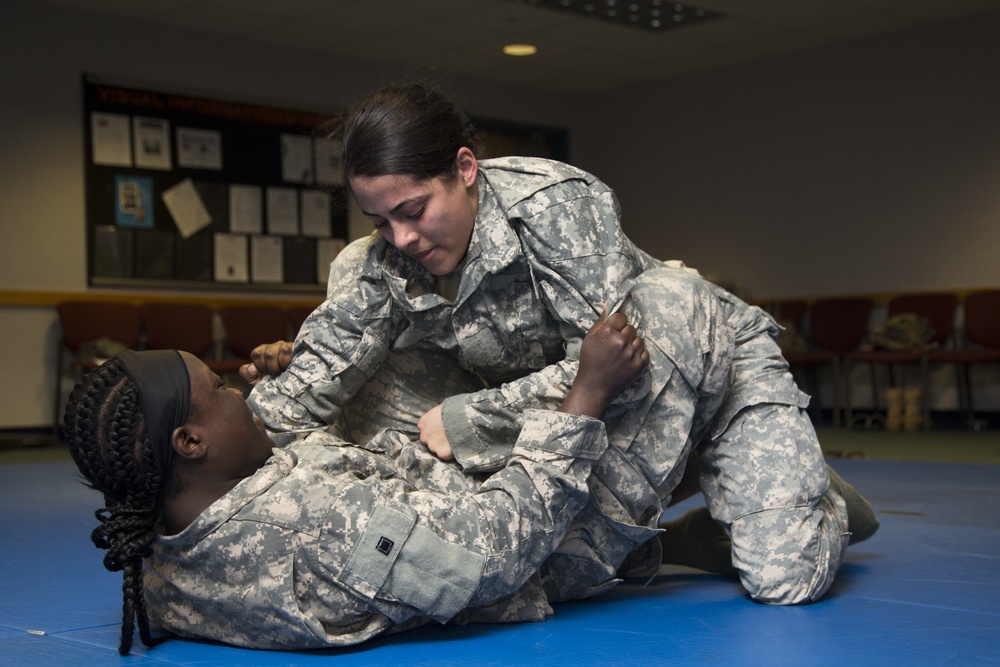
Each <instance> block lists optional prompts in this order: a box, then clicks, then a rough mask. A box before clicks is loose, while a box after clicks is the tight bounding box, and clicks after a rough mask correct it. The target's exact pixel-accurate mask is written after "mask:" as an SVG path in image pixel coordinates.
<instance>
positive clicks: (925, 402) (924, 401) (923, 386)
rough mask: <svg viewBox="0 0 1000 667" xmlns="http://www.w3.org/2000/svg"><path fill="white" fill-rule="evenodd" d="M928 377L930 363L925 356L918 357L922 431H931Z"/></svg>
mask: <svg viewBox="0 0 1000 667" xmlns="http://www.w3.org/2000/svg"><path fill="white" fill-rule="evenodd" d="M929 376H930V362H929V361H928V360H927V355H926V354H922V355H920V408H921V412H922V413H923V416H924V424H923V427H924V429H923V430H924V431H929V430H931V399H930V396H928V394H929V393H930V386H929V385H930V382H929V380H928V377H929Z"/></svg>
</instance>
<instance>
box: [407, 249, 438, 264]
mask: <svg viewBox="0 0 1000 667" xmlns="http://www.w3.org/2000/svg"><path fill="white" fill-rule="evenodd" d="M433 256H434V248H431V249H430V250H424V251H423V252H415V253H411V254H410V257H412V258H413V259H415V260H417V261H418V262H420V263H421V264H425V263H426V262H427V261H428V260H430V259H431V257H433Z"/></svg>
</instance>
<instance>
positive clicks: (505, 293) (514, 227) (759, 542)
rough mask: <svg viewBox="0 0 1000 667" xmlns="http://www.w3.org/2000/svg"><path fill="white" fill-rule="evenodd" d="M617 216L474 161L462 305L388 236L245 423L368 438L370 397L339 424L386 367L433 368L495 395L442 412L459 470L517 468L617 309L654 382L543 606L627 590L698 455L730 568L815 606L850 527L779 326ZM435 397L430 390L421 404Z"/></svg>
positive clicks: (344, 259) (613, 423) (584, 181)
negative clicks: (399, 360) (416, 362)
mask: <svg viewBox="0 0 1000 667" xmlns="http://www.w3.org/2000/svg"><path fill="white" fill-rule="evenodd" d="M619 213H620V212H619V208H618V203H617V201H616V199H615V196H614V194H613V193H612V192H611V190H610V189H608V188H607V186H605V185H604V184H603V183H601V182H600V181H599V180H597V179H596V178H594V177H593V176H591V175H589V174H586V173H585V172H582V171H579V170H577V169H575V168H572V167H569V166H567V165H562V164H559V163H555V162H550V161H545V160H538V159H530V158H502V159H498V160H487V161H483V162H481V163H480V175H479V216H478V219H477V221H476V225H475V229H474V230H473V236H472V242H471V245H470V250H469V256H468V260H467V261H466V263H465V264H464V266H463V268H462V275H461V281H460V284H459V288H458V293H457V296H456V297H455V299H454V301H449V300H447V299H445V298H444V297H442V296H440V295H439V294H437V293H436V292H437V291H438V285H437V284H436V282H435V279H434V277H433V276H431V275H430V274H428V273H427V272H426V271H425V270H424V269H423V268H422V267H421V266H420V265H419V264H418V263H416V262H415V261H413V260H411V259H410V258H408V257H406V256H405V255H403V254H402V253H400V252H399V251H397V250H396V249H395V248H392V247H391V246H390V245H388V244H387V243H386V242H385V241H384V240H382V239H381V238H380V237H378V236H377V235H373V236H372V237H370V238H367V239H362V240H360V241H357V242H355V243H353V244H351V245H350V246H348V248H347V249H345V251H344V252H342V253H341V255H340V256H338V258H337V260H336V261H335V262H334V264H333V266H332V267H331V274H330V281H329V286H328V295H327V300H326V301H325V302H324V304H323V305H321V306H320V307H319V308H318V309H317V310H316V311H315V312H314V313H313V315H312V316H311V317H310V318H309V319H308V320H307V321H306V323H305V324H304V326H303V328H302V330H301V332H300V335H299V338H298V339H297V340H296V342H295V353H294V358H293V361H292V365H291V366H290V367H289V369H288V371H287V372H285V373H284V374H282V375H281V376H280V377H279V378H276V379H265V380H263V381H262V382H261V383H260V384H258V386H257V387H256V388H255V390H254V392H253V394H252V395H251V397H250V403H251V406H252V408H253V409H254V411H255V412H256V413H257V414H259V415H260V416H261V418H262V419H263V420H264V421H265V423H266V424H267V425H268V427H269V429H271V430H272V431H274V432H275V433H276V437H278V438H280V439H281V441H282V442H284V441H288V440H291V439H293V438H294V437H295V433H296V432H299V431H306V430H309V429H312V428H315V427H322V426H324V425H326V424H329V423H339V424H340V425H341V427H342V428H345V429H347V430H348V431H350V430H351V428H354V430H356V431H357V432H358V433H359V434H360V435H361V436H363V437H364V436H369V437H370V432H371V429H366V428H364V426H363V425H364V422H365V421H366V418H365V417H362V418H355V424H354V425H353V427H352V425H350V424H345V421H347V422H349V421H350V420H351V417H350V414H348V413H350V412H353V411H354V410H355V409H356V408H358V407H360V408H361V409H362V411H363V410H364V408H363V406H364V405H377V404H378V401H379V399H378V398H376V395H377V392H371V393H369V394H368V399H369V400H370V401H374V402H373V403H372V402H367V403H366V401H355V402H354V403H353V404H352V407H351V410H349V411H347V410H344V409H342V408H343V406H345V405H346V404H347V402H348V401H349V400H350V399H351V397H354V396H355V395H356V394H357V393H358V392H359V390H360V388H361V387H363V386H364V385H365V383H366V382H368V381H369V380H371V379H372V378H376V379H375V381H376V382H377V381H378V379H377V372H378V370H379V368H380V366H381V365H382V364H383V362H384V361H385V360H386V359H387V358H388V357H389V355H390V353H393V352H394V351H398V350H419V351H427V350H437V351H439V352H442V353H444V354H445V355H447V358H450V359H451V360H454V361H457V363H459V364H460V365H461V366H462V367H463V368H465V369H467V370H469V371H471V372H472V373H474V374H475V375H476V376H477V377H478V378H480V379H481V380H482V385H480V386H485V387H486V388H485V389H479V388H478V387H477V390H476V391H472V390H471V388H470V389H468V390H465V391H467V392H468V393H461V394H460V395H457V396H452V397H450V398H446V399H445V400H444V401H443V416H444V421H445V428H446V431H447V433H448V437H449V440H450V442H451V444H452V446H453V449H454V451H455V454H456V457H457V459H458V461H459V462H460V463H461V465H462V466H463V467H464V469H465V471H466V472H468V473H470V474H488V473H490V472H493V471H496V470H498V469H500V468H501V467H502V466H503V465H504V464H505V463H506V461H507V460H508V459H509V458H510V455H511V443H513V442H515V441H516V440H517V437H518V434H519V433H520V430H521V425H522V414H523V413H524V411H525V410H527V409H531V408H544V409H552V408H554V407H556V406H557V405H558V404H559V402H561V400H562V399H563V397H564V396H565V394H566V392H567V391H568V388H569V386H570V384H571V382H572V379H573V377H574V376H575V372H576V364H577V354H578V351H579V345H580V341H581V340H582V338H583V335H584V334H585V332H586V331H587V330H588V329H589V327H590V326H591V324H592V323H593V322H594V320H595V319H596V318H597V316H598V315H599V314H600V312H601V311H602V310H603V309H604V307H605V304H611V307H612V309H614V308H620V309H622V310H623V311H624V312H625V313H626V314H627V315H628V317H629V320H630V322H632V323H634V324H635V325H636V326H637V327H638V328H639V330H640V333H641V335H642V336H643V337H644V338H645V339H646V343H647V348H648V349H650V355H651V358H652V365H651V369H650V372H649V373H648V374H647V375H646V376H644V377H643V378H642V379H640V380H639V381H637V382H636V383H635V384H634V385H633V386H632V387H631V388H630V389H629V390H627V391H625V392H623V394H622V396H620V397H619V398H618V399H617V400H616V401H615V403H614V404H613V405H612V407H611V408H610V409H609V412H608V414H607V415H606V421H607V423H608V428H609V437H610V439H611V442H612V445H613V446H612V447H610V448H609V449H608V451H607V453H606V454H605V456H604V457H603V458H602V459H601V460H600V461H599V462H598V463H597V464H596V465H595V466H594V470H593V474H592V475H591V477H590V479H589V481H588V485H589V487H590V492H591V496H590V499H589V501H588V503H587V506H586V507H585V508H584V510H583V511H582V512H581V514H580V515H579V517H578V519H577V526H578V527H577V528H575V529H571V530H570V532H569V534H568V536H567V539H565V540H563V542H562V543H561V544H560V545H559V547H558V548H557V549H556V551H555V552H554V553H553V555H552V556H551V557H550V558H549V559H548V561H546V563H545V565H544V566H543V568H542V571H541V573H540V575H541V577H540V581H541V583H542V585H543V586H544V588H545V590H546V593H547V595H548V596H549V599H550V600H559V599H566V598H576V597H583V596H586V595H589V594H592V593H594V592H599V591H601V590H604V589H605V588H607V587H608V586H610V585H613V584H614V583H615V582H616V581H617V578H616V577H617V575H618V572H617V570H618V568H619V567H620V566H621V565H622V563H623V562H624V561H625V558H626V557H627V556H628V555H629V553H630V552H632V551H634V550H635V549H636V548H637V547H638V546H640V545H642V544H643V543H644V542H647V541H648V540H649V539H650V538H651V537H652V536H653V535H654V534H655V530H654V528H655V524H656V521H657V519H658V518H659V516H660V513H661V512H662V510H663V508H664V507H665V506H666V504H667V503H668V502H669V498H670V494H671V492H672V490H673V488H674V487H675V486H676V484H677V483H678V481H679V480H680V478H681V476H682V474H683V471H684V468H685V463H686V459H687V457H688V455H689V454H690V453H691V451H692V450H693V449H694V448H695V447H698V448H699V453H700V455H701V457H702V460H703V474H702V478H701V485H702V489H703V491H704V492H705V495H706V497H707V498H708V501H709V507H710V509H711V511H712V513H713V516H715V518H716V519H717V520H719V521H720V522H722V523H723V524H724V525H725V526H727V528H730V529H731V530H732V535H733V543H734V546H733V549H734V563H735V565H736V566H737V568H738V569H739V570H740V574H741V578H742V580H743V583H744V585H745V586H746V587H747V589H748V591H749V592H750V593H751V595H753V596H754V597H755V598H757V599H760V600H761V601H765V602H772V603H781V604H790V603H796V602H806V601H810V600H814V599H817V598H818V597H819V596H821V595H822V594H823V593H824V592H825V591H826V589H827V588H828V587H829V584H830V582H831V581H832V577H833V574H834V573H835V572H836V570H837V567H838V566H839V563H840V559H841V557H842V553H843V549H844V547H846V544H847V537H846V515H845V512H844V504H843V501H842V500H839V499H838V498H837V497H836V494H835V493H834V492H829V491H828V485H829V480H828V477H827V473H826V467H825V464H824V462H823V458H822V454H821V452H820V449H819V445H818V442H817V440H816V436H815V433H814V432H813V431H812V428H811V425H810V424H809V422H808V419H807V417H806V416H805V414H804V412H803V410H802V409H803V408H804V407H805V405H806V403H807V397H806V396H805V395H803V394H802V393H801V392H799V390H798V389H797V387H796V386H795V384H794V382H793V381H792V378H791V375H790V374H789V372H788V367H787V364H786V363H785V362H784V360H783V359H782V357H781V354H780V351H779V350H778V348H777V345H776V344H775V342H774V335H775V334H776V332H777V328H776V326H775V324H774V322H773V321H772V320H771V319H770V317H769V316H767V315H766V314H765V313H763V311H760V310H759V309H757V308H753V307H750V306H748V305H747V304H745V303H743V302H742V301H740V300H739V299H737V298H736V297H734V296H732V295H730V294H729V293H727V292H725V291H724V290H722V289H720V288H718V287H716V286H714V285H712V284H711V283H708V282H707V281H705V280H702V279H701V278H699V277H698V276H697V275H696V273H694V272H691V271H687V270H682V269H676V268H675V269H662V270H657V271H651V272H647V273H645V274H643V272H644V271H647V270H648V269H653V268H655V267H660V266H663V263H661V262H658V261H656V260H654V259H652V258H651V257H649V256H648V255H647V254H646V253H644V252H643V251H641V250H639V249H638V248H636V247H635V246H634V245H633V244H632V243H631V241H629V240H628V239H627V237H625V236H624V234H623V232H622V231H621V228H620V225H619ZM640 274H643V275H642V277H641V278H639V276H640ZM630 292H631V294H629V293H630ZM443 363H445V365H447V359H445V360H444V362H443ZM383 387H384V388H387V389H389V391H390V395H392V396H394V398H393V400H392V403H393V405H394V409H396V410H399V411H401V412H402V413H407V414H408V416H407V414H402V415H401V416H402V418H409V419H411V420H412V419H413V417H419V415H420V414H422V411H423V410H424V407H423V406H424V405H425V404H424V403H420V402H415V403H414V404H413V405H414V406H419V409H410V410H409V411H408V410H407V408H406V407H405V406H406V401H405V396H402V395H400V394H401V393H405V392H403V390H401V389H399V388H398V387H397V386H395V385H393V384H392V383H391V382H390V383H383ZM432 387H433V383H432V382H423V383H421V386H420V387H419V388H418V390H417V391H416V392H415V393H419V392H420V391H433V388H432ZM393 392H396V393H395V394H394V393H393ZM413 393H414V392H410V395H411V396H412V395H413ZM437 398H438V399H440V398H442V397H441V395H440V393H438V396H437ZM397 399H398V400H397ZM435 403H436V401H435ZM377 414H379V410H378V409H377V408H372V409H370V410H369V417H370V416H371V415H377ZM411 423H413V422H412V421H411ZM351 439H352V440H353V439H354V438H353V437H352V438H351ZM761 452H765V453H766V456H762V455H761ZM583 526H585V528H584V527H583ZM647 552H648V554H649V560H648V561H647V562H646V563H645V564H639V565H637V564H636V563H635V562H634V561H630V567H631V568H632V569H631V571H630V572H629V573H628V574H636V573H645V572H649V571H655V568H656V566H657V565H658V562H659V561H658V553H657V551H656V549H648V550H647Z"/></svg>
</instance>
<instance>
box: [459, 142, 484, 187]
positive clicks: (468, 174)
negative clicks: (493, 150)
mask: <svg viewBox="0 0 1000 667" xmlns="http://www.w3.org/2000/svg"><path fill="white" fill-rule="evenodd" d="M455 163H456V165H457V167H458V177H459V179H460V180H461V181H462V184H463V185H465V187H467V188H468V187H471V186H472V185H473V184H474V183H475V182H476V175H477V174H478V173H479V162H478V161H477V160H476V155H475V153H473V152H472V150H471V149H470V148H467V147H466V146H462V147H461V148H459V149H458V155H457V156H456V158H455Z"/></svg>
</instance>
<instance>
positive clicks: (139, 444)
mask: <svg viewBox="0 0 1000 667" xmlns="http://www.w3.org/2000/svg"><path fill="white" fill-rule="evenodd" d="M64 423H65V437H66V442H67V443H68V445H69V450H70V453H71V454H72V456H73V460H74V461H75V462H76V465H77V468H79V470H80V473H81V474H82V475H83V476H84V478H85V479H86V483H87V485H88V486H90V487H91V488H93V489H95V490H97V491H100V492H101V493H102V494H104V503H105V507H102V508H101V509H99V510H97V512H95V515H96V517H97V520H98V521H99V522H100V525H98V526H97V528H95V529H94V531H93V532H92V533H91V539H92V540H93V542H94V545H95V546H97V547H98V548H99V549H105V550H107V554H105V556H104V567H106V568H107V569H108V570H109V571H111V572H119V571H120V572H122V576H123V584H122V595H123V599H124V602H123V608H122V632H121V640H120V643H119V646H118V652H119V653H120V654H121V655H127V654H128V653H129V651H130V650H131V648H132V640H133V635H134V630H135V625H136V623H137V624H138V626H139V636H140V637H141V639H142V643H143V644H145V645H146V646H154V645H156V644H158V643H160V642H161V641H163V640H162V639H158V640H154V639H153V637H152V635H151V633H150V630H149V617H148V615H147V613H146V605H145V601H144V599H143V570H142V560H143V558H145V557H147V556H149V555H151V554H152V553H153V542H154V541H155V539H156V530H155V526H156V522H157V520H158V518H159V513H160V498H161V495H162V492H163V490H164V487H165V484H166V481H167V478H168V477H169V471H165V472H161V471H160V470H159V469H158V467H157V465H156V462H155V461H154V458H153V452H152V449H151V448H150V444H149V438H148V437H147V433H146V424H145V420H144V418H143V412H142V406H141V404H140V399H139V392H138V390H137V389H136V386H135V384H134V383H133V382H132V380H131V379H130V378H129V376H128V375H127V374H126V372H125V368H124V366H123V364H122V363H121V362H120V361H119V360H118V359H112V360H110V361H108V362H107V363H105V364H104V365H102V366H100V367H98V368H97V369H95V370H93V371H91V372H90V373H87V374H86V375H85V376H83V377H82V378H81V379H80V380H79V382H77V384H76V387H74V389H73V392H72V393H71V394H70V397H69V402H68V404H67V405H66V413H65V420H64Z"/></svg>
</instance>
